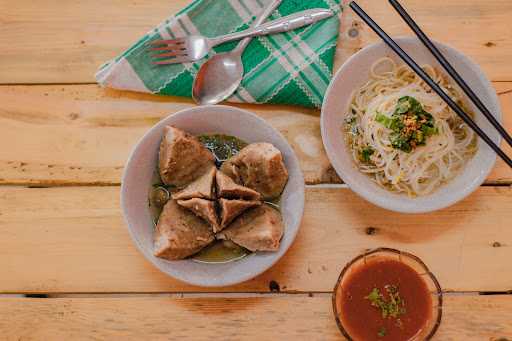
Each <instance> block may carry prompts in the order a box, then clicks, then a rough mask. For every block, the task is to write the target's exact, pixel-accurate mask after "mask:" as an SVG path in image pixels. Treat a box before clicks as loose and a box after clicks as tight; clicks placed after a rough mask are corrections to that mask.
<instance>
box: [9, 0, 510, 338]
mask: <svg viewBox="0 0 512 341" xmlns="http://www.w3.org/2000/svg"><path fill="white" fill-rule="evenodd" d="M187 2H188V0H173V1H168V0H166V1H164V0H154V1H137V0H135V1H127V0H110V1H105V0H88V1H80V0H69V1H52V0H40V1H37V2H36V3H35V2H34V1H29V0H19V1H16V2H11V1H8V0H0V27H1V33H0V83H1V84H2V85H1V86H0V145H1V146H2V147H1V148H0V184H1V186H0V233H1V237H0V293H1V295H0V296H1V297H0V332H1V335H2V336H1V337H0V338H1V339H7V340H71V339H94V340H103V339H112V340H114V339H123V340H149V339H165V340H183V339H190V340H210V339H211V338H215V339H218V340H242V339H243V340H335V339H339V338H341V337H340V335H339V333H338V330H337V327H336V324H335V323H334V320H333V316H332V311H331V290H332V288H333V285H334V283H335V280H336V278H337V276H338V274H339V272H340V270H341V269H342V267H343V266H344V264H345V263H346V262H347V261H349V260H350V259H351V258H353V257H354V256H356V255H357V254H359V253H361V252H362V251H363V250H365V249H367V248H373V247H377V246H389V247H395V248H399V249H403V250H407V251H410V252H413V253H415V254H416V255H418V256H420V257H421V258H422V259H423V260H424V261H425V262H426V263H427V264H428V265H429V266H430V267H431V269H432V271H433V272H434V273H435V274H436V275H437V276H438V278H439V280H440V282H441V284H442V286H443V288H444V290H445V297H446V299H445V305H444V311H443V313H444V316H443V323H442V325H441V328H440V330H439V332H438V334H437V338H436V339H437V340H507V339H508V340H512V295H510V294H511V293H512V291H511V289H512V225H511V223H510V222H511V221H512V189H511V184H512V172H511V171H510V170H508V169H507V168H506V167H505V165H504V164H503V162H501V161H499V162H498V163H497V165H496V168H495V169H494V171H493V173H492V174H491V175H490V176H489V178H488V179H487V181H486V183H485V185H484V186H482V187H481V188H480V189H478V190H477V191H476V192H475V193H474V194H472V195H471V196H470V197H468V198H467V199H465V200H463V201H462V202H461V203H459V204H457V205H455V206H453V207H450V208H448V209H445V210H442V211H439V212H436V213H432V214H425V215H414V216H413V215H400V214H396V213H392V212H388V211H385V210H382V209H380V208H377V207H375V206H372V205H371V204H369V203H367V202H365V201H364V200H362V199H361V198H359V197H357V196H356V195H355V194H353V193H352V192H351V191H350V190H349V189H348V188H347V187H346V186H344V185H343V184H341V183H342V182H341V180H340V179H339V178H338V177H337V176H336V175H335V173H334V172H333V170H332V169H331V167H330V166H329V162H328V160H327V157H326V155H325V153H324V150H323V147H322V141H321V138H320V128H319V112H318V111H316V110H307V109H301V108H294V107H284V106H249V105H244V106H242V107H244V108H247V109H249V110H251V111H254V112H256V113H257V114H259V115H261V116H262V117H263V118H265V119H267V120H268V122H270V123H271V124H272V125H273V126H274V127H275V128H277V129H279V130H280V131H281V132H282V133H283V134H284V135H285V136H286V137H287V138H288V140H289V142H290V143H291V145H292V146H293V148H294V149H295V151H296V153H297V155H298V156H299V158H300V162H301V166H302V170H303V172H304V176H305V179H306V182H307V185H308V187H307V199H306V210H305V216H304V220H303V224H302V228H301V230H300V233H299V235H298V237H297V239H296V241H295V244H294V245H293V246H292V248H291V249H290V250H289V252H288V253H287V254H286V255H285V257H284V258H283V259H282V260H281V261H280V262H279V263H278V264H276V265H275V266H274V267H273V268H272V269H270V270H269V271H267V272H266V273H264V274H263V275H261V276H259V277H257V278H255V279H254V280H251V281H248V282H246V283H242V284H240V285H237V286H233V287H227V288H217V289H204V288H199V287H192V286H189V285H186V284H183V283H180V282H178V281H175V280H173V279H171V278H169V277H167V276H165V275H164V274H162V273H160V272H159V271H158V270H156V269H155V268H154V267H153V266H152V265H151V264H150V263H149V262H148V261H146V260H145V259H144V257H143V256H142V255H141V254H140V253H139V252H138V251H137V250H136V248H135V246H134V245H133V243H132V241H131V239H130V237H129V235H128V232H127V230H126V228H125V224H124V222H123V220H122V217H121V210H120V207H119V185H120V175H121V173H122V171H123V165H124V163H125V161H126V159H127V156H128V153H129V151H130V149H131V148H132V147H133V146H134V143H135V142H136V141H137V140H138V138H139V137H141V135H142V134H143V133H144V132H145V131H147V130H148V129H149V127H151V126H152V125H153V124H154V123H156V122H157V121H159V120H160V119H162V118H163V117H165V116H166V115H168V114H169V113H173V112H176V111H178V110H181V109H184V108H189V107H192V106H194V104H193V103H192V102H191V101H190V100H187V99H181V98H162V97H157V96H151V95H141V94H136V93H129V92H120V91H115V90H108V89H107V90H104V89H101V88H99V87H98V86H97V85H95V84H94V79H93V74H94V72H95V70H96V68H97V67H98V66H99V65H100V64H101V63H102V62H103V61H105V60H107V59H109V58H111V57H113V56H114V55H116V54H117V53H119V52H120V51H122V50H123V49H124V48H126V47H127V46H129V45H130V43H132V42H133V41H134V40H136V39H137V38H138V37H139V36H140V35H141V34H143V33H144V32H146V31H147V30H149V29H150V28H151V27H153V26H154V25H156V24H157V23H158V22H160V21H161V20H162V19H163V18H164V17H165V16H166V15H167V14H169V13H173V12H176V11H177V10H178V9H179V8H181V7H183V6H184V5H185V4H186V3H187ZM359 2H360V4H361V5H362V6H363V7H364V8H365V9H367V10H368V12H369V14H370V15H372V16H373V17H374V18H376V19H378V21H379V22H380V23H381V24H382V26H383V27H384V28H385V29H386V30H388V31H389V32H390V33H392V34H394V35H400V34H407V35H409V34H410V32H409V31H408V29H407V28H406V26H405V24H404V23H403V22H402V21H401V20H399V18H398V16H397V15H396V14H395V13H394V12H393V10H392V9H391V7H390V6H389V5H388V4H387V1H384V0H360V1H359ZM403 3H404V5H405V6H406V7H407V8H409V9H410V11H411V13H412V14H413V15H414V17H415V18H416V19H417V20H418V22H419V23H421V24H422V26H423V27H424V28H425V30H426V31H427V32H428V33H429V34H430V35H431V36H432V37H433V38H434V39H438V40H441V41H443V42H445V43H448V44H450V45H453V46H455V47H456V48H458V49H460V50H461V51H463V52H464V53H466V54H467V55H469V56H470V57H472V58H473V59H474V60H476V61H477V62H478V63H479V64H480V65H481V66H482V67H483V69H484V70H485V72H486V73H487V75H488V77H489V78H490V79H491V80H492V81H493V84H494V86H495V88H496V91H497V92H498V94H499V97H500V100H501V104H502V106H503V112H504V114H505V119H504V120H505V125H506V127H507V128H508V130H509V131H512V1H510V0H492V1H491V0H488V1H482V0H430V1H424V0H407V1H406V0H404V1H403ZM100 11H101V13H100ZM349 31H350V32H351V34H350V35H349V34H348V32H349ZM374 41H377V37H376V36H375V35H374V34H373V33H371V32H370V31H369V29H368V28H367V27H365V25H364V24H362V22H361V21H360V20H358V19H356V18H354V14H352V12H351V11H350V10H346V11H345V12H344V14H343V24H342V27H341V36H340V44H339V49H338V53H337V66H339V65H341V64H342V63H343V61H344V60H345V59H346V58H347V57H348V56H350V55H351V54H352V53H354V52H355V51H357V50H358V49H360V48H361V47H363V46H365V45H367V44H368V43H370V42H374ZM508 151H510V149H508Z"/></svg>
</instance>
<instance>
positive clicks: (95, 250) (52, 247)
mask: <svg viewBox="0 0 512 341" xmlns="http://www.w3.org/2000/svg"><path fill="white" fill-rule="evenodd" d="M306 198H307V199H306V200H307V202H306V210H305V215H304V220H303V224H302V227H301V230H300V232H299V234H298V236H297V239H296V241H295V243H294V245H293V246H292V247H291V249H290V250H289V252H288V253H287V254H286V255H285V257H283V259H282V260H281V261H279V262H278V263H277V264H276V265H275V266H274V267H273V268H272V269H270V270H269V271H267V272H265V273H264V274H262V275H261V276H259V277H257V278H256V279H254V280H251V281H248V282H245V283H242V284H240V285H237V286H233V287H227V288H215V289H210V290H209V291H228V292H267V291H269V290H270V288H269V287H270V285H269V284H270V282H271V281H275V282H276V283H277V284H278V285H279V286H280V289H281V291H286V292H296V291H301V292H312V291H313V292H325V291H330V290H331V289H332V287H333V285H334V283H335V281H336V279H337V277H338V274H339V273H340V271H341V269H342V268H343V266H344V265H345V264H346V263H347V262H348V261H349V260H351V259H352V258H353V257H355V256H356V255H358V254H360V253H361V252H363V251H364V250H365V249H366V248H374V247H379V246H387V247H395V248H398V249H402V250H407V251H410V252H412V253H414V254H416V255H418V256H419V257H421V258H422V259H423V260H424V261H425V262H426V263H427V264H428V265H429V266H430V268H431V270H432V271H433V272H434V273H435V274H436V275H437V276H438V278H439V280H440V282H441V284H442V286H443V288H444V289H445V290H447V291H505V290H511V289H512V277H511V276H510V273H512V263H511V262H510V259H512V230H511V229H510V228H509V227H510V221H511V219H512V211H511V210H510V207H512V188H510V187H482V188H480V189H479V190H477V191H476V192H475V193H474V194H473V195H471V196H470V197H469V198H467V199H466V200H464V201H463V202H461V203H459V204H457V205H455V206H453V207H451V208H448V209H445V210H442V211H440V212H436V213H432V214H423V215H400V214H396V213H392V212H388V211H385V210H383V209H380V208H377V207H375V206H372V205H370V204H368V203H366V202H365V201H363V200H362V199H361V198H359V197H357V196H356V195H355V194H354V193H352V192H351V191H350V190H348V189H346V188H332V189H329V188H308V190H307V195H306ZM0 231H1V234H2V238H0V278H2V280H1V281H0V293H27V292H28V293H38V292H43V293H44V292H50V293H52V292H53V293H59V292H60V293H70V292H71V293H73V292H181V291H188V292H201V291H205V289H204V288H199V287H191V286H188V285H186V284H183V283H181V282H178V281H176V280H173V279H171V278H168V277H167V276H166V275H164V274H162V273H160V272H159V271H158V270H157V269H156V268H154V267H153V266H152V265H151V264H150V263H149V262H148V261H146V260H145V259H144V257H143V256H142V255H141V254H140V253H139V252H138V250H136V248H135V246H134V244H133V243H132V241H131V239H130V237H129V235H128V232H127V230H126V228H125V224H124V222H123V219H122V217H121V212H120V208H119V188H117V187H60V188H21V187H5V186H4V187H1V188H0ZM274 287H275V283H274Z"/></svg>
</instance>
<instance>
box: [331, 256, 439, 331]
mask: <svg viewBox="0 0 512 341" xmlns="http://www.w3.org/2000/svg"><path fill="white" fill-rule="evenodd" d="M381 252H382V253H393V254H396V255H398V256H405V257H408V258H410V259H412V260H413V261H415V262H416V263H418V264H419V265H420V266H421V267H422V268H423V269H424V270H425V273H424V274H425V275H428V277H429V278H430V280H431V281H432V283H434V286H435V288H436V293H435V294H434V295H435V296H437V318H436V321H435V323H434V325H433V326H432V328H431V330H430V332H429V334H428V335H427V336H426V337H425V340H431V339H432V337H433V336H434V335H435V334H436V332H437V330H438V329H439V326H440V324H441V318H442V315H443V290H442V289H441V285H440V284H439V281H438V280H437V278H436V276H435V275H434V274H433V273H432V272H431V271H430V269H429V268H428V266H427V265H426V264H425V263H424V262H423V261H422V260H421V259H420V258H419V257H418V256H416V255H413V254H412V253H409V252H406V251H400V250H397V249H393V248H388V247H378V248H375V249H370V250H367V251H365V252H364V253H362V254H360V255H359V256H357V257H355V258H353V259H352V260H351V261H350V262H348V263H347V264H346V265H345V267H344V268H343V270H341V273H340V275H339V276H338V280H337V281H336V285H335V286H334V290H333V293H332V309H333V312H334V318H335V320H336V325H337V326H338V329H339V330H340V331H341V333H342V334H343V336H345V337H346V338H347V340H349V341H353V339H352V337H351V336H350V335H349V333H348V332H347V331H346V329H345V327H343V323H342V322H341V319H340V316H339V313H338V309H337V307H336V297H337V292H338V287H339V286H340V284H341V281H342V280H343V278H344V277H345V275H346V274H347V272H348V270H349V269H350V268H351V267H352V266H353V265H354V264H355V263H356V262H358V261H359V260H361V259H363V258H365V257H368V256H370V255H373V254H376V253H381Z"/></svg>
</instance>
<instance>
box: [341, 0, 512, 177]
mask: <svg viewBox="0 0 512 341" xmlns="http://www.w3.org/2000/svg"><path fill="white" fill-rule="evenodd" d="M350 8H352V10H354V12H356V14H357V15H358V16H359V17H361V19H363V21H364V22H365V23H366V24H367V25H368V26H370V28H371V29H372V30H373V31H374V32H375V33H377V35H378V36H379V37H380V38H381V39H382V40H384V42H385V43H386V44H387V45H388V46H389V47H390V48H391V49H392V50H393V51H394V52H395V53H396V54H397V55H398V56H399V57H400V58H401V59H402V60H403V61H404V62H405V63H406V64H407V65H408V66H409V67H410V68H411V69H412V70H413V71H414V72H415V73H416V74H417V75H418V76H419V77H420V78H421V79H423V81H424V82H425V83H427V84H428V85H429V86H430V87H431V88H432V90H434V92H436V93H437V94H438V95H439V97H441V98H442V99H443V100H444V101H445V102H446V104H448V106H449V107H450V108H451V109H452V110H453V111H455V112H456V113H457V114H458V115H459V116H460V118H461V119H462V120H463V121H464V122H465V123H466V124H467V125H468V126H469V127H470V128H471V129H473V130H474V132H475V133H476V134H477V135H478V136H480V138H481V139H482V140H484V141H485V143H487V144H488V145H489V147H491V148H492V149H493V150H494V151H495V152H496V154H498V155H499V156H500V157H501V158H502V159H503V161H505V162H506V163H507V165H508V166H509V167H511V168H512V160H511V159H510V158H509V157H508V156H507V154H505V153H504V152H503V151H502V150H501V149H500V147H498V146H497V145H496V144H495V143H494V142H493V141H492V140H491V139H490V138H489V136H487V135H486V134H485V132H484V131H483V130H482V129H480V127H478V126H477V125H476V123H475V122H474V121H473V120H472V119H471V117H470V116H469V115H468V114H466V113H465V112H464V110H462V109H461V108H460V107H459V106H458V105H457V103H455V102H454V101H453V100H452V99H451V98H450V96H448V95H447V94H446V93H445V92H444V91H443V89H441V87H440V86H439V85H437V83H436V82H435V81H434V80H432V78H430V76H429V75H428V74H427V73H426V72H425V71H423V69H422V68H421V67H420V66H419V65H418V64H417V63H416V62H415V61H414V60H413V59H412V58H411V57H410V56H409V55H408V54H407V53H406V52H405V51H404V50H402V48H401V47H400V46H398V44H397V43H396V42H395V41H394V40H393V39H392V38H391V37H390V36H389V35H388V34H387V33H386V32H384V30H383V29H382V28H380V26H379V25H377V23H376V22H375V21H373V19H372V18H370V16H369V15H368V14H366V12H365V11H363V9H362V8H361V7H359V5H358V4H357V3H356V2H355V1H351V2H350Z"/></svg>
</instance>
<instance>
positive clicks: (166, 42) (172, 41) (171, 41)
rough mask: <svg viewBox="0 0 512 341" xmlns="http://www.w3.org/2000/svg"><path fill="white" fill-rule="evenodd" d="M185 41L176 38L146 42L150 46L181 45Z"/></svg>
mask: <svg viewBox="0 0 512 341" xmlns="http://www.w3.org/2000/svg"><path fill="white" fill-rule="evenodd" d="M184 42H185V39H183V38H177V39H158V40H153V41H150V42H148V44H150V45H170V44H177V45H179V44H183V43H184Z"/></svg>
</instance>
